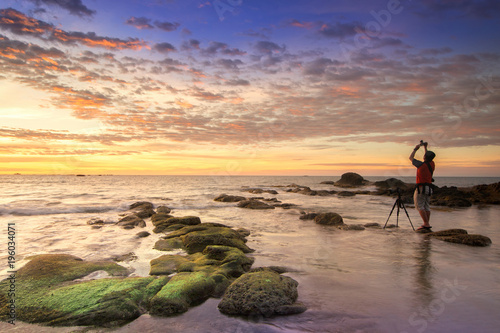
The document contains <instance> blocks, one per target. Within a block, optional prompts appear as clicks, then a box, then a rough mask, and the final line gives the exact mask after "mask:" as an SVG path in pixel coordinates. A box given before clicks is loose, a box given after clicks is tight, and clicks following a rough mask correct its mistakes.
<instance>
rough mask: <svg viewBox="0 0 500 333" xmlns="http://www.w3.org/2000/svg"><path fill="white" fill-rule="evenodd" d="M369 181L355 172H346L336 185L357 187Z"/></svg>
mask: <svg viewBox="0 0 500 333" xmlns="http://www.w3.org/2000/svg"><path fill="white" fill-rule="evenodd" d="M367 183H368V181H367V180H365V179H364V178H363V177H362V176H361V175H359V174H357V173H354V172H347V173H344V174H343V175H342V176H341V177H340V180H338V181H336V182H335V186H339V187H357V186H362V185H366V184H367Z"/></svg>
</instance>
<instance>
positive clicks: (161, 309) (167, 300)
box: [149, 272, 216, 316]
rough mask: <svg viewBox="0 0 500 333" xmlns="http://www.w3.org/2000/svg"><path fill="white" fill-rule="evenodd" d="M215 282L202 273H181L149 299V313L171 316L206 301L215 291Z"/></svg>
mask: <svg viewBox="0 0 500 333" xmlns="http://www.w3.org/2000/svg"><path fill="white" fill-rule="evenodd" d="M215 284H216V283H215V280H214V279H213V278H212V277H210V276H209V275H207V274H206V273H203V272H183V273H179V274H177V275H175V276H174V277H172V279H171V280H170V281H169V282H168V283H167V284H166V285H165V286H164V287H163V288H162V289H161V290H160V291H159V292H158V293H157V294H156V295H155V296H154V297H153V298H152V299H151V304H150V310H149V311H150V313H151V314H153V315H161V316H172V315H176V314H179V313H183V312H186V311H187V310H188V309H189V307H191V306H194V305H198V304H201V303H203V302H204V301H206V300H207V299H208V298H209V297H210V296H211V295H212V293H213V292H214V291H215Z"/></svg>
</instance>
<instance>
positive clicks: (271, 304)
mask: <svg viewBox="0 0 500 333" xmlns="http://www.w3.org/2000/svg"><path fill="white" fill-rule="evenodd" d="M297 286H298V283H297V281H295V280H294V279H292V278H290V277H288V276H282V275H280V274H278V273H277V272H275V271H274V270H271V269H264V270H256V271H250V272H249V273H246V274H243V275H242V276H240V277H239V278H238V279H236V280H235V281H234V282H233V283H232V284H231V285H230V286H229V288H227V290H226V292H225V294H224V296H223V297H222V300H221V302H220V303H219V305H218V308H219V310H220V311H221V312H222V313H224V314H227V315H243V316H249V315H258V316H260V315H262V316H265V317H270V316H273V315H282V314H297V313H301V312H304V311H305V310H306V308H305V307H304V306H303V305H301V304H297V303H295V302H296V300H297V297H298V293H297Z"/></svg>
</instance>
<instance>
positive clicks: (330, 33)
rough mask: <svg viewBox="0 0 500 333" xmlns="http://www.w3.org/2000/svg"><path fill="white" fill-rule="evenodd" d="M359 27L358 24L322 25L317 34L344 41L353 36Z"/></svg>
mask: <svg viewBox="0 0 500 333" xmlns="http://www.w3.org/2000/svg"><path fill="white" fill-rule="evenodd" d="M359 27H360V24H359V23H339V22H336V23H335V24H332V23H322V24H321V28H320V29H319V34H320V35H321V36H324V37H327V38H337V39H344V38H348V37H353V36H355V35H356V34H357V33H358V32H357V30H359Z"/></svg>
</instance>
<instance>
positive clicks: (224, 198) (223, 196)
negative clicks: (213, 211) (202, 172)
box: [214, 194, 246, 202]
mask: <svg viewBox="0 0 500 333" xmlns="http://www.w3.org/2000/svg"><path fill="white" fill-rule="evenodd" d="M243 200H246V198H245V197H242V196H239V195H227V194H221V195H219V196H218V197H216V198H215V199H214V201H220V202H239V201H243Z"/></svg>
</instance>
